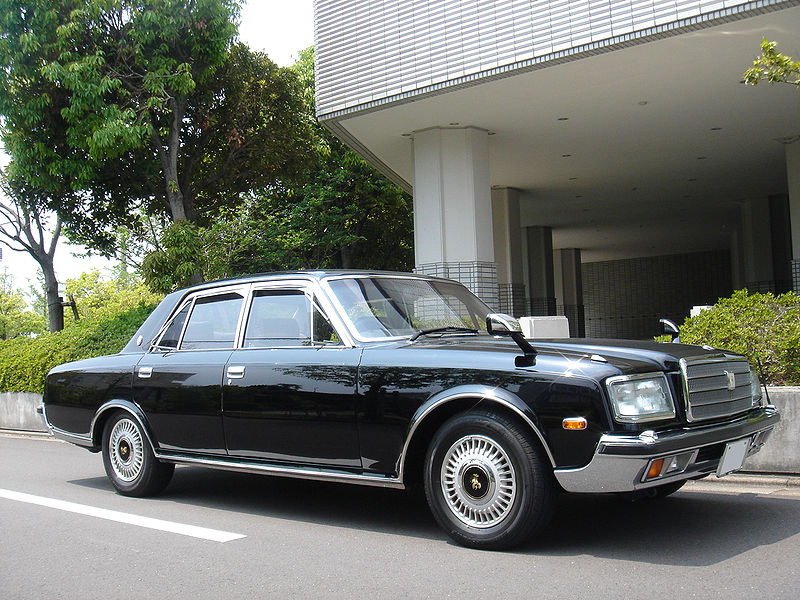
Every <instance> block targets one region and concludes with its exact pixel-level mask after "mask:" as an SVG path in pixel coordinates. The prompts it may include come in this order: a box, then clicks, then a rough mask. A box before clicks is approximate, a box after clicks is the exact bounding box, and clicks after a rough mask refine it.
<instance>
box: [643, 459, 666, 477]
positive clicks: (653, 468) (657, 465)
mask: <svg viewBox="0 0 800 600" xmlns="http://www.w3.org/2000/svg"><path fill="white" fill-rule="evenodd" d="M663 468H664V459H663V458H659V459H657V460H654V461H653V463H652V464H651V465H650V470H649V471H648V472H647V479H655V478H656V477H658V476H659V475H661V469H663Z"/></svg>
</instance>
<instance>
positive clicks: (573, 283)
mask: <svg viewBox="0 0 800 600" xmlns="http://www.w3.org/2000/svg"><path fill="white" fill-rule="evenodd" d="M560 253H561V281H562V285H561V294H562V298H563V302H564V315H565V316H566V317H567V320H568V321H569V335H570V337H586V317H585V313H584V307H583V277H582V274H581V250H580V248H562V249H561V250H560Z"/></svg>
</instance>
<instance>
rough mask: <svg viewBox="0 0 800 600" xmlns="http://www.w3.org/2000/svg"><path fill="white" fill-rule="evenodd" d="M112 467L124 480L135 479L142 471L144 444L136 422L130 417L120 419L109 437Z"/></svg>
mask: <svg viewBox="0 0 800 600" xmlns="http://www.w3.org/2000/svg"><path fill="white" fill-rule="evenodd" d="M108 453H109V456H110V458H111V468H112V469H114V474H115V475H116V476H117V477H118V478H119V479H121V480H122V481H133V480H134V479H136V478H137V477H138V476H139V474H140V473H141V471H142V463H143V462H144V446H143V442H142V436H141V434H140V433H139V429H138V428H137V427H136V424H135V423H134V422H133V421H131V420H130V419H120V420H119V421H117V424H116V425H114V428H113V429H112V430H111V436H110V437H109V439H108Z"/></svg>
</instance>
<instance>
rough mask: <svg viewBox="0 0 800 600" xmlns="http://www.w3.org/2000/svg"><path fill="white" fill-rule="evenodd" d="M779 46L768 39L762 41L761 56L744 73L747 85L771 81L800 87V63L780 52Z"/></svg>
mask: <svg viewBox="0 0 800 600" xmlns="http://www.w3.org/2000/svg"><path fill="white" fill-rule="evenodd" d="M777 46H778V43H777V42H770V41H769V40H768V39H767V38H763V39H762V40H761V55H760V56H759V57H758V58H756V59H755V60H754V61H753V66H752V67H750V68H749V69H747V71H745V72H744V82H745V83H746V84H749V85H758V82H759V81H769V82H770V83H788V84H790V85H794V86H800V62H798V61H795V60H792V59H791V58H790V57H788V56H786V55H785V54H781V53H780V52H778V50H777Z"/></svg>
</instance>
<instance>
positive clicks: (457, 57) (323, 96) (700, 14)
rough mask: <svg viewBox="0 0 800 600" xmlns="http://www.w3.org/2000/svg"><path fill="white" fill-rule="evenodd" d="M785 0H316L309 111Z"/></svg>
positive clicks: (327, 113) (332, 109) (324, 112)
mask: <svg viewBox="0 0 800 600" xmlns="http://www.w3.org/2000/svg"><path fill="white" fill-rule="evenodd" d="M787 4H791V2H781V1H778V0H759V1H755V2H741V1H738V2H735V1H730V0H729V1H721V0H717V1H702V0H592V1H590V0H577V1H576V0H492V1H486V0H369V2H367V1H366V0H317V2H316V10H315V48H316V50H315V52H316V68H317V81H316V89H317V113H318V115H319V116H320V117H328V118H330V117H334V116H337V114H340V113H339V111H345V112H346V111H347V110H349V109H353V108H356V107H359V108H361V107H366V106H369V105H370V104H371V103H372V104H374V103H380V102H383V101H386V100H387V99H392V100H399V99H403V97H408V96H411V95H414V94H416V93H418V92H419V91H435V90H436V89H441V88H444V87H449V86H451V85H456V84H463V83H469V82H470V81H471V80H475V79H481V78H484V77H495V76H503V74H507V73H508V72H510V71H514V70H516V69H525V68H533V67H534V66H536V65H537V64H539V63H542V62H548V61H552V60H563V59H564V58H565V57H567V56H571V55H573V54H577V53H593V52H597V51H600V50H601V49H603V48H606V47H611V46H617V45H626V44H628V45H629V44H630V43H631V42H632V40H637V39H640V38H642V37H648V36H659V35H665V34H667V33H668V32H670V31H673V32H674V31H680V30H686V29H691V28H696V27H698V26H702V25H703V24H707V23H709V22H712V21H720V20H726V19H733V18H740V17H742V16H744V15H746V14H750V13H755V12H759V11H764V10H769V9H774V8H775V7H779V6H781V5H787Z"/></svg>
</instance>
